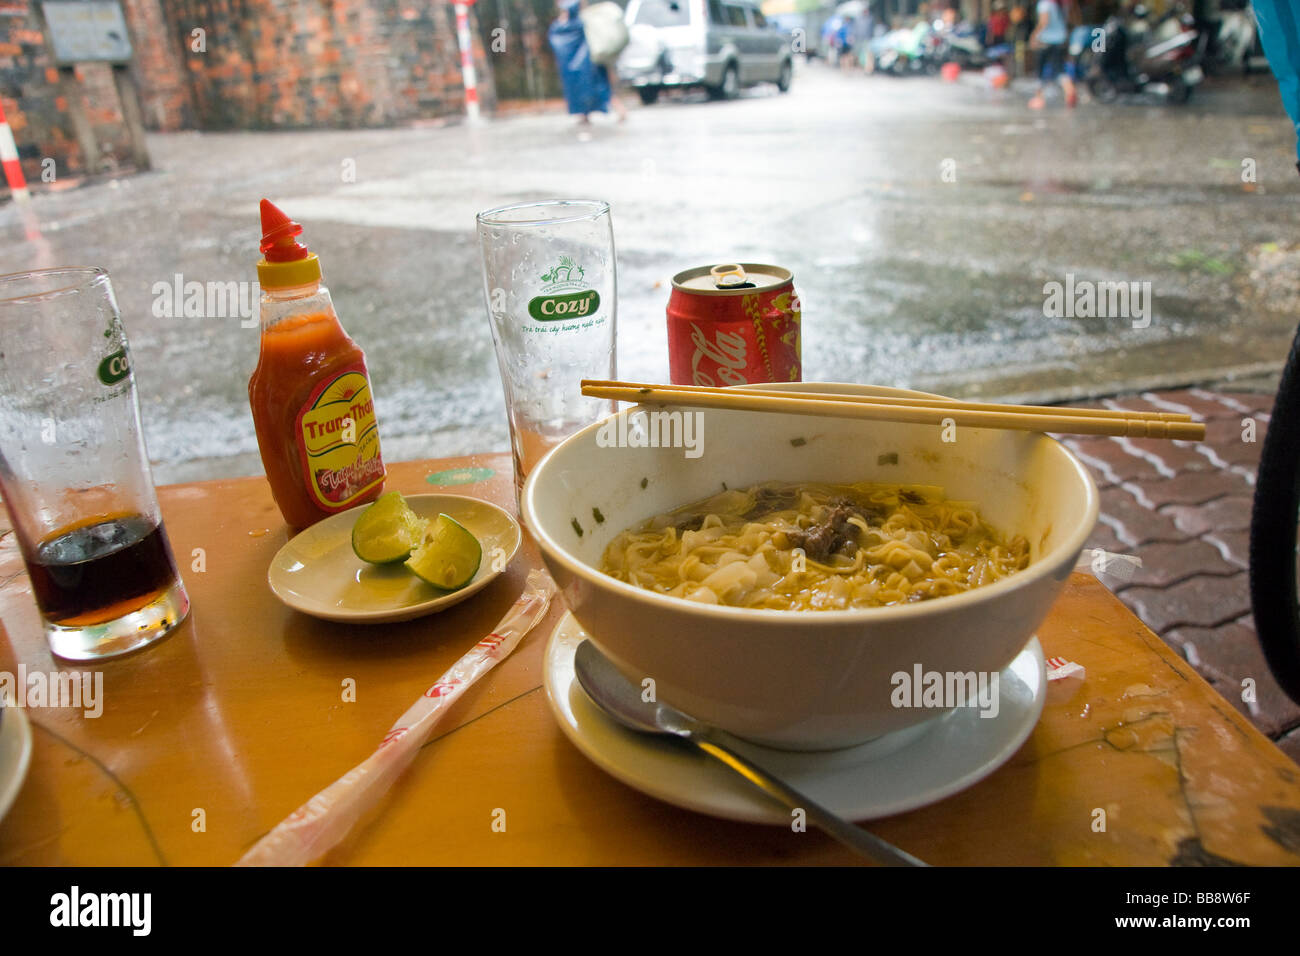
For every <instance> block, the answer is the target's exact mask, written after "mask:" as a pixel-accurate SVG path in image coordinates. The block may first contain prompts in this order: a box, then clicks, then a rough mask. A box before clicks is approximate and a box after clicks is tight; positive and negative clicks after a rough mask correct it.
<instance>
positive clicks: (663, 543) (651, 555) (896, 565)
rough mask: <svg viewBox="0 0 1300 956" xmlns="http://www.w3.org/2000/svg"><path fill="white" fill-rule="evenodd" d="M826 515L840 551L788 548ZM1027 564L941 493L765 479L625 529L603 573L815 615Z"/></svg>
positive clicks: (982, 580) (900, 598)
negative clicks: (835, 521)
mask: <svg viewBox="0 0 1300 956" xmlns="http://www.w3.org/2000/svg"><path fill="white" fill-rule="evenodd" d="M837 507H838V508H841V509H846V510H840V511H839V512H836V508H837ZM833 513H838V514H839V515H840V517H841V518H843V519H844V520H843V522H842V524H841V525H840V526H839V527H840V532H839V534H838V536H837V537H835V538H834V539H833V541H834V543H836V544H837V545H839V546H840V549H839V550H838V551H837V552H836V553H830V554H827V555H825V556H824V557H823V556H820V555H819V556H818V557H817V558H814V557H812V556H809V555H807V554H806V553H803V554H801V553H800V550H796V548H795V547H794V544H793V543H792V542H793V541H798V540H801V539H802V537H803V532H806V531H808V530H809V529H813V528H815V527H817V526H820V525H824V524H825V523H826V521H827V520H828V517H829V516H831V515H832V514H833ZM679 526H680V527H681V530H680V531H679V530H678V529H679ZM810 547H811V543H810ZM1029 557H1030V553H1029V546H1028V543H1027V542H1026V541H1025V539H1024V537H1023V536H1020V535H1017V536H1015V537H1013V538H1012V539H1011V540H1010V541H1007V540H1005V539H1004V538H1002V537H1001V536H999V535H998V534H997V533H996V532H995V531H994V530H993V529H992V528H990V527H989V526H988V525H986V524H985V523H984V522H983V521H982V519H981V518H980V516H979V513H978V512H977V510H976V509H975V508H974V507H973V506H972V505H971V504H970V503H969V502H958V501H948V500H946V499H945V498H944V497H943V489H941V488H937V487H934V486H929V485H890V484H873V483H867V482H862V483H858V484H854V485H829V484H820V483H801V484H797V485H795V484H783V483H776V482H768V483H765V484H762V485H755V486H754V487H752V488H747V489H743V490H741V489H731V490H728V491H724V492H722V493H721V494H719V495H715V496H713V497H712V498H708V499H705V500H703V501H698V502H695V503H693V504H690V505H686V506H684V507H682V508H678V509H676V510H675V511H672V512H669V513H667V514H662V515H657V516H655V517H654V518H651V519H649V520H648V521H644V522H642V523H641V524H639V525H637V526H636V527H635V528H631V529H629V530H627V531H624V532H623V533H622V534H620V535H618V536H617V537H616V538H615V539H614V540H613V541H612V542H611V543H610V545H609V547H608V548H607V549H606V552H605V555H604V561H603V564H602V570H604V571H605V572H606V573H608V574H610V575H612V576H613V577H616V578H618V579H620V580H623V581H628V582H630V583H632V584H635V585H637V586H638V587H643V588H646V589H648V590H652V591H657V592H659V593H661V594H669V595H673V596H675V597H680V598H684V599H687V600H692V601H699V602H706V603H723V604H730V605H733V606H737V607H762V608H771V609H777V610H820V609H835V608H863V607H877V606H882V605H889V604H899V603H904V602H911V601H918V600H929V599H932V598H935V597H943V596H945V595H949V594H958V593H961V592H962V591H966V590H969V589H970V588H972V587H979V586H981V585H983V584H988V583H991V582H993V581H996V580H999V579H1001V578H1003V577H1006V576H1007V575H1009V574H1014V573H1015V572H1016V571H1018V570H1021V569H1023V568H1025V567H1027V566H1028V564H1029ZM705 582H708V583H705Z"/></svg>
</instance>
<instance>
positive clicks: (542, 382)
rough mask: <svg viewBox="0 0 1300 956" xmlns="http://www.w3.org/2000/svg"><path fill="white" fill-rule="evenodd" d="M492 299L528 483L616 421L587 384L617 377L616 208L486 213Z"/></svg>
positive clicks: (518, 473)
mask: <svg viewBox="0 0 1300 956" xmlns="http://www.w3.org/2000/svg"><path fill="white" fill-rule="evenodd" d="M478 238H479V246H480V248H481V250H482V253H483V293H484V295H485V296H486V298H487V308H488V316H489V318H490V320H491V324H492V341H493V343H494V344H495V345H496V353H497V364H498V366H499V367H500V370H501V385H502V388H504V389H505V398H506V414H507V415H508V416H509V419H510V445H511V448H512V450H513V452H514V461H515V504H516V505H518V503H519V496H520V492H521V491H522V490H523V486H524V479H525V478H527V477H528V473H529V472H530V471H531V470H532V468H533V466H534V465H536V464H537V462H538V461H540V460H541V459H542V457H543V456H544V455H545V454H546V453H547V452H548V451H550V450H551V449H552V448H553V447H555V446H556V445H558V444H559V443H560V442H561V441H562V440H564V439H565V438H567V437H568V436H569V435H571V434H573V433H574V432H575V431H578V430H579V429H580V428H582V427H584V426H586V425H590V424H591V423H592V422H594V421H597V420H599V419H601V418H603V417H605V416H606V415H608V414H610V413H611V412H613V411H614V403H613V402H610V401H608V400H605V399H596V398H586V397H584V396H583V395H582V391H581V388H580V384H579V383H580V382H581V381H582V379H584V378H604V379H612V378H614V377H615V371H614V365H615V357H614V342H615V334H614V333H615V317H616V306H615V297H616V296H617V293H618V282H617V278H616V276H615V266H614V232H613V226H612V225H611V223H610V215H609V203H605V202H599V201H592V200H577V199H562V200H553V201H549V202H532V203H520V204H517V205H513V206H503V207H502V208H500V209H492V210H489V211H488V212H483V213H479V216H478Z"/></svg>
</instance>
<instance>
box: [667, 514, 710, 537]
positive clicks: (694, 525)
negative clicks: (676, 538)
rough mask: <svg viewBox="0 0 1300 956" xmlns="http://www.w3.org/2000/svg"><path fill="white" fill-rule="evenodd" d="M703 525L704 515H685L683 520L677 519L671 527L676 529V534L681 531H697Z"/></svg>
mask: <svg viewBox="0 0 1300 956" xmlns="http://www.w3.org/2000/svg"><path fill="white" fill-rule="evenodd" d="M703 525H704V515H686V516H685V517H683V518H678V519H677V521H676V522H674V523H673V527H674V528H676V529H677V533H678V534H681V533H682V532H683V531H699V530H700V528H701V527H702V526H703Z"/></svg>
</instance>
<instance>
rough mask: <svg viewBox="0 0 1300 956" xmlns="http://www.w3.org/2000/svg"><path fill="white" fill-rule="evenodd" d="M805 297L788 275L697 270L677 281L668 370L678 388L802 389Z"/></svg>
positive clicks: (774, 270)
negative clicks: (764, 385) (763, 385)
mask: <svg viewBox="0 0 1300 956" xmlns="http://www.w3.org/2000/svg"><path fill="white" fill-rule="evenodd" d="M799 320H800V309H799V296H798V295H797V294H796V293H795V291H794V276H793V275H791V273H790V270H789V269H782V268H781V267H780V266H766V265H760V264H758V263H751V262H743V263H727V264H725V265H717V266H699V267H697V268H695V269H687V270H686V271H685V272H679V273H677V275H675V276H673V292H672V295H670V296H669V297H668V369H669V377H670V378H671V379H672V382H673V384H674V385H712V386H727V385H753V384H757V383H760V382H798V381H801V376H802V374H803V369H802V366H801V364H800V360H799Z"/></svg>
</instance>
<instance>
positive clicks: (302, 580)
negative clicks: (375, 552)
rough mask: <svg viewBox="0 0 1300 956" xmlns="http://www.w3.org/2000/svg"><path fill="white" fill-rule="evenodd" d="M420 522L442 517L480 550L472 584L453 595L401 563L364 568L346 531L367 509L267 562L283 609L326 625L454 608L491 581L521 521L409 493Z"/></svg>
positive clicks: (312, 531)
mask: <svg viewBox="0 0 1300 956" xmlns="http://www.w3.org/2000/svg"><path fill="white" fill-rule="evenodd" d="M406 503H407V504H408V505H410V506H411V510H412V511H414V512H415V513H416V514H418V515H419V516H420V517H422V518H436V517H437V516H438V515H439V514H446V515H448V516H450V517H452V518H455V519H456V520H457V521H459V522H460V523H461V524H462V525H464V526H465V527H466V528H467V529H468V530H469V532H470V534H472V535H474V537H476V538H478V541H479V544H480V545H482V546H483V562H482V563H481V564H480V565H479V569H478V573H477V574H475V575H474V578H473V580H471V581H470V582H469V584H467V585H465V586H464V587H463V588H458V589H457V590H455V591H443V590H440V589H439V588H436V587H434V586H433V585H432V584H429V583H427V582H425V581H421V580H420V579H419V578H417V577H416V576H415V575H414V574H412V573H411V572H410V571H409V570H407V569H406V567H404V566H403V565H402V563H401V562H398V563H397V564H387V565H376V564H367V563H366V562H365V561H362V560H361V559H360V558H358V557H357V556H356V555H355V554H353V552H352V526H353V525H354V524H355V523H356V520H357V518H358V517H359V516H360V514H361V512H362V511H363V510H364V509H365V508H366V507H368V505H360V506H358V507H356V508H351V509H349V510H348V511H343V512H340V513H339V514H336V515H331V516H330V517H328V518H326V519H325V520H324V521H319V522H317V523H316V524H314V525H312V526H311V527H310V528H308V529H307V530H306V531H303V532H302V533H301V534H299V535H297V536H296V537H294V538H292V539H291V540H289V541H288V542H287V543H286V544H285V546H284V547H283V548H281V549H280V550H279V551H278V552H277V553H276V555H275V557H274V558H273V559H272V560H271V567H270V570H268V571H267V574H266V580H267V583H268V584H270V585H271V590H272V591H274V592H275V596H276V597H278V598H279V599H280V600H281V601H283V602H284V603H285V604H287V605H289V607H291V608H294V609H295V610H299V611H302V612H303V613H304V614H310V615H312V616H314V617H322V618H325V619H326V620H329V621H348V622H351V623H353V624H378V623H381V622H385V621H409V620H410V619H411V618H415V617H421V616H422V615H425V614H432V613H433V612H435V611H441V610H442V609H443V608H448V607H451V606H452V605H453V604H459V603H460V602H461V601H463V600H465V599H466V598H467V597H469V596H470V595H472V594H474V593H475V592H476V591H480V590H482V589H483V588H484V587H486V586H487V584H488V582H490V581H491V580H492V579H493V578H495V577H497V576H498V575H499V574H500V573H501V572H502V571H504V570H505V569H506V566H507V565H508V564H509V563H510V560H511V559H512V558H513V557H514V556H515V552H516V551H518V550H519V543H520V541H521V540H522V537H523V535H522V534H521V532H520V530H519V522H517V521H515V519H514V518H513V517H511V516H510V514H509V513H508V512H506V511H503V510H502V509H501V508H498V507H497V506H496V505H494V504H490V503H489V502H486V501H482V500H480V499H478V498H468V497H466V496H464V495H434V494H430V495H408V496H406Z"/></svg>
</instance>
